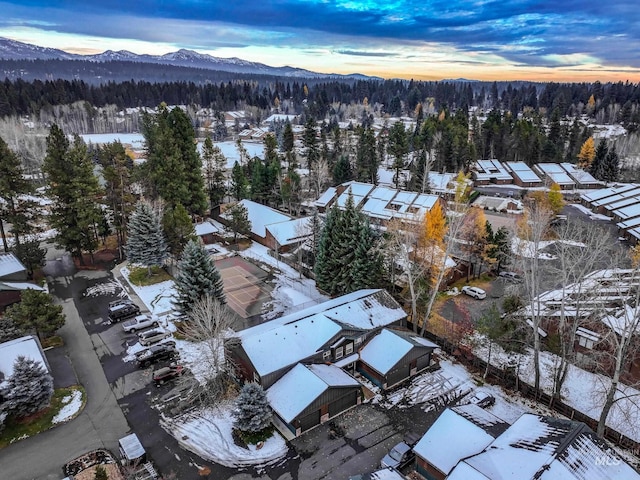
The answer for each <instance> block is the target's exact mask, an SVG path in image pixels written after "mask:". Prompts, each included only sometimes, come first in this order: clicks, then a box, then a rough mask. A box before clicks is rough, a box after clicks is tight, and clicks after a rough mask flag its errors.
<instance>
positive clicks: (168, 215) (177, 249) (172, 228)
mask: <svg viewBox="0 0 640 480" xmlns="http://www.w3.org/2000/svg"><path fill="white" fill-rule="evenodd" d="M162 229H163V231H164V234H165V237H166V239H167V242H168V244H169V251H170V252H171V253H172V254H173V255H175V256H180V254H181V253H182V250H183V249H184V246H185V245H186V244H187V242H188V241H189V240H195V239H196V230H195V228H194V226H193V222H192V221H191V217H190V216H189V213H188V212H187V210H186V208H184V207H183V206H182V205H181V204H178V205H176V206H175V207H173V208H171V207H168V208H165V210H164V214H163V215H162Z"/></svg>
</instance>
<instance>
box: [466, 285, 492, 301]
mask: <svg viewBox="0 0 640 480" xmlns="http://www.w3.org/2000/svg"><path fill="white" fill-rule="evenodd" d="M462 293H466V294H467V295H469V296H470V297H473V298H475V299H477V300H484V299H485V298H487V292H485V291H484V290H482V289H481V288H478V287H470V286H469V285H465V286H464V287H462Z"/></svg>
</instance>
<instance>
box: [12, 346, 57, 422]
mask: <svg viewBox="0 0 640 480" xmlns="http://www.w3.org/2000/svg"><path fill="white" fill-rule="evenodd" d="M5 392H6V395H5V396H6V400H7V404H8V406H9V410H10V411H11V413H12V414H14V415H15V416H16V417H18V418H22V417H26V416H28V415H32V414H34V413H36V412H39V411H40V410H42V409H43V408H46V407H48V406H49V403H50V402H51V396H52V395H53V377H51V375H49V373H48V372H47V370H46V369H45V368H44V367H43V365H42V363H40V362H37V361H35V360H32V359H30V358H26V357H23V356H19V357H18V358H17V359H16V361H15V363H14V364H13V374H12V375H11V376H10V377H9V379H8V380H7V385H6V388H5Z"/></svg>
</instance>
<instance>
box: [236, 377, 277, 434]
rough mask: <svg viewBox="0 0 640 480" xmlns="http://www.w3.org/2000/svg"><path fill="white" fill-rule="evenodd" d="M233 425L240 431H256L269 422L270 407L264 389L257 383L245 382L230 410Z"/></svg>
mask: <svg viewBox="0 0 640 480" xmlns="http://www.w3.org/2000/svg"><path fill="white" fill-rule="evenodd" d="M232 415H233V417H234V418H235V422H234V426H235V427H236V428H237V429H238V430H240V431H241V432H251V433H257V432H260V431H262V430H264V429H265V428H267V427H268V426H269V425H270V424H271V417H272V416H273V413H272V412H271V407H270V406H269V400H268V399H267V394H266V393H265V391H264V389H263V388H262V387H261V386H260V385H258V384H257V383H254V382H251V383H245V384H244V386H243V387H242V390H241V391H240V395H238V398H237V399H236V402H235V408H234V410H233V411H232Z"/></svg>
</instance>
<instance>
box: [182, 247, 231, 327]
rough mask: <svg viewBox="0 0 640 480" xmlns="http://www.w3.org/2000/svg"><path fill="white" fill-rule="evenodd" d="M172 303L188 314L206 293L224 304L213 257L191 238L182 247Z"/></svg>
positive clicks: (221, 286)
mask: <svg viewBox="0 0 640 480" xmlns="http://www.w3.org/2000/svg"><path fill="white" fill-rule="evenodd" d="M175 282H176V297H175V298H174V302H173V303H174V305H175V307H176V309H177V310H178V311H179V312H180V313H181V314H183V315H188V314H189V312H190V311H191V309H192V308H193V305H194V303H195V302H197V301H198V300H201V299H202V298H204V297H205V296H207V295H210V296H211V297H212V298H215V299H216V300H218V301H219V302H220V303H221V304H225V303H226V302H227V301H226V298H225V295H224V290H223V283H222V277H221V276H220V272H218V269H217V268H216V265H215V263H214V261H213V258H212V257H211V256H210V255H209V254H208V253H207V251H206V250H205V249H204V247H203V246H202V245H200V244H199V243H198V242H196V241H194V240H191V241H189V243H187V245H186V246H185V247H184V251H183V252H182V258H181V259H180V263H179V265H178V275H177V276H176V278H175Z"/></svg>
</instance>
